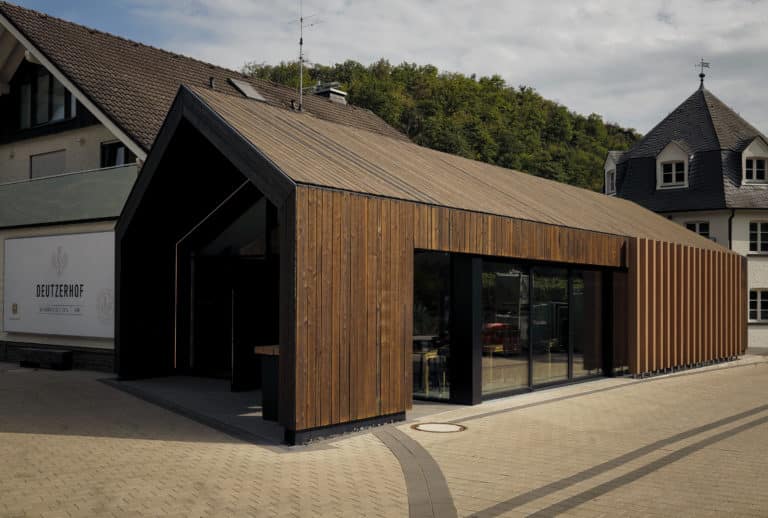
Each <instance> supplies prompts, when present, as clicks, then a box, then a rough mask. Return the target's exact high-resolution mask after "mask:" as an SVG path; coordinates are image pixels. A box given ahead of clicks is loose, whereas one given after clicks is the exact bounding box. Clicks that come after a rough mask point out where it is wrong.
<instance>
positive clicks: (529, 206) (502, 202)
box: [189, 88, 725, 251]
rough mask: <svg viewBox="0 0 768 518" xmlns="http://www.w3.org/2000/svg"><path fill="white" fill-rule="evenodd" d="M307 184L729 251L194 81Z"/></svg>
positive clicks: (622, 204)
mask: <svg viewBox="0 0 768 518" xmlns="http://www.w3.org/2000/svg"><path fill="white" fill-rule="evenodd" d="M189 90H190V91H191V92H192V94H193V95H194V96H196V97H197V98H198V99H199V100H200V101H202V102H203V103H204V104H206V105H207V106H208V107H209V108H210V109H211V110H212V111H213V112H215V114H217V115H218V116H219V117H221V118H222V119H223V120H224V121H225V122H226V123H227V124H228V125H230V126H231V127H232V128H233V129H234V130H235V131H237V132H238V133H239V134H240V135H241V136H242V137H243V138H244V139H246V140H247V141H248V142H250V143H251V144H252V145H253V146H254V147H256V148H257V149H258V150H259V151H260V152H261V153H263V154H264V155H265V157H266V158H267V159H268V160H269V161H271V162H272V164H273V165H274V166H275V167H277V168H278V169H279V170H280V171H282V172H283V173H284V174H285V175H287V176H288V177H290V178H291V179H292V180H293V181H294V182H296V183H298V184H307V185H315V186H321V187H325V188H332V189H339V190H344V191H350V192H357V193H363V194H369V195H374V196H384V197H389V198H395V199H400V200H408V201H414V202H421V203H427V204H431V205H436V206H445V207H451V208H457V209H463V210H468V211H474V212H480V213H486V214H495V215H499V216H506V217H510V218H516V219H522V220H529V221H536V222H540V223H548V224H552V225H558V226H563V227H570V228H576V229H582V230H590V231H594V232H601V233H607V234H613V235H619V236H628V237H637V238H651V239H655V240H659V241H668V242H676V243H682V244H686V245H689V246H695V247H698V248H702V249H712V250H721V251H722V250H725V249H724V248H723V247H721V246H719V245H717V244H716V243H713V242H712V241H710V240H708V239H705V238H702V237H700V236H698V235H696V234H694V233H693V232H691V231H689V230H687V229H685V228H684V227H682V226H680V225H678V224H676V223H673V222H671V221H669V220H667V219H665V218H663V217H661V216H659V215H657V214H654V213H653V212H651V211H648V210H646V209H644V208H642V207H640V206H639V205H636V204H635V203H633V202H630V201H627V200H623V199H619V198H615V197H609V196H604V195H602V194H598V193H595V192H592V191H587V190H585V189H580V188H577V187H573V186H569V185H565V184H562V183H558V182H554V181H550V180H546V179H542V178H538V177H535V176H532V175H529V174H525V173H521V172H517V171H513V170H510V169H505V168H502V167H498V166H493V165H490V164H486V163H482V162H477V161H473V160H469V159H465V158H461V157H458V156H454V155H450V154H447V153H442V152H439V151H435V150H432V149H428V148H424V147H421V146H418V145H416V144H413V143H411V142H406V141H402V140H396V139H392V138H388V137H386V136H383V135H380V134H375V133H372V132H367V131H363V130H360V129H357V128H350V127H345V126H342V125H339V124H334V123H331V122H328V121H324V120H320V119H317V118H315V117H312V116H311V115H309V114H306V113H295V112H290V111H286V110H280V109H277V108H274V107H271V106H268V105H266V104H264V103H259V102H256V101H252V100H248V99H244V98H240V97H235V96H231V95H226V94H222V93H219V92H215V91H211V90H207V89H202V88H191V89H189Z"/></svg>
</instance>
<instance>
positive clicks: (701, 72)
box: [694, 58, 709, 88]
mask: <svg viewBox="0 0 768 518" xmlns="http://www.w3.org/2000/svg"><path fill="white" fill-rule="evenodd" d="M694 67H696V68H698V69H699V80H700V81H701V84H699V88H704V78H705V77H706V76H707V74H705V73H704V69H705V68H709V62H708V61H704V58H701V62H700V63H696V64H695V65H694Z"/></svg>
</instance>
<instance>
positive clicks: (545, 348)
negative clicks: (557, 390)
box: [531, 268, 568, 385]
mask: <svg viewBox="0 0 768 518" xmlns="http://www.w3.org/2000/svg"><path fill="white" fill-rule="evenodd" d="M531 346H532V347H533V383H534V385H536V384H541V383H548V382H552V381H561V380H566V379H568V272H567V270H564V269H554V268H552V269H549V268H542V269H538V270H537V271H536V272H535V273H534V275H533V305H532V310H531Z"/></svg>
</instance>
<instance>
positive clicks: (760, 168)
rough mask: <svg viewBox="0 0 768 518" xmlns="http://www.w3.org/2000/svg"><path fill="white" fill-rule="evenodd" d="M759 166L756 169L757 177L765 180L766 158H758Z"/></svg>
mask: <svg viewBox="0 0 768 518" xmlns="http://www.w3.org/2000/svg"><path fill="white" fill-rule="evenodd" d="M756 165H757V168H756V169H755V179H756V180H765V160H757V164H756Z"/></svg>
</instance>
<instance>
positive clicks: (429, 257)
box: [413, 252, 626, 401]
mask: <svg viewBox="0 0 768 518" xmlns="http://www.w3.org/2000/svg"><path fill="white" fill-rule="evenodd" d="M462 262H463V261H462ZM454 263H455V262H454ZM458 264H460V263H455V264H453V266H452V256H451V254H445V253H435V252H417V253H416V255H415V270H414V317H413V318H414V326H413V334H414V336H413V395H414V397H416V398H422V399H442V400H448V399H451V390H450V388H451V387H450V379H451V378H450V368H451V364H450V358H451V348H452V347H453V348H454V349H455V350H454V351H453V356H454V358H455V357H462V358H465V359H466V358H468V359H470V360H471V361H466V362H465V361H463V360H462V362H461V364H457V365H454V366H453V368H454V369H459V371H457V372H456V373H454V374H455V379H454V384H456V386H455V387H454V392H455V393H456V394H455V396H456V398H458V399H456V401H459V400H460V399H461V397H460V396H459V392H461V390H460V389H462V390H463V389H465V388H466V387H464V385H465V383H466V381H462V380H474V381H473V382H472V383H473V384H474V383H478V381H477V377H478V376H479V377H480V383H479V384H477V385H474V387H475V388H473V389H472V391H473V393H474V394H477V393H478V392H477V391H478V390H479V391H480V394H481V396H482V397H494V396H498V395H502V394H505V393H510V392H514V391H519V390H526V389H530V388H535V387H537V386H544V385H548V384H552V383H561V382H566V381H569V380H577V379H582V378H587V377H591V376H599V375H602V374H603V363H604V362H605V361H608V360H609V358H608V356H606V355H605V354H604V350H605V348H606V347H609V348H610V350H609V351H608V352H613V355H612V356H611V357H612V358H613V362H614V363H615V364H617V365H623V363H622V362H625V361H626V359H625V358H623V354H621V353H622V351H619V350H617V349H616V348H615V347H614V346H612V345H606V344H604V343H603V342H604V339H605V335H604V333H606V330H605V322H604V321H605V320H606V319H611V318H612V317H611V314H612V311H608V312H606V311H607V310H609V309H611V308H610V307H609V306H608V304H609V301H606V300H605V299H604V297H605V296H606V290H605V287H604V285H603V284H604V279H606V278H607V279H609V280H610V279H612V278H614V279H615V278H616V277H617V276H616V274H613V275H609V276H607V277H606V276H605V274H604V272H602V271H595V270H582V269H575V268H565V267H558V268H553V267H548V266H544V265H536V264H533V265H531V264H526V263H517V262H512V261H504V260H492V259H482V269H481V270H479V269H478V270H474V273H470V270H468V271H467V275H471V276H472V277H473V278H474V279H475V280H474V281H473V282H476V283H479V288H476V289H478V290H479V297H478V295H477V294H475V295H470V294H469V293H464V294H463V298H462V299H461V300H460V299H458V298H457V299H456V300H455V305H456V308H454V309H452V305H451V302H452V300H451V297H452V287H451V281H452V279H454V280H455V281H456V286H457V288H456V289H459V288H458V286H459V285H460V284H462V285H463V284H465V283H464V282H463V281H461V282H459V281H460V280H461V279H462V277H461V275H463V273H462V272H463V271H464V270H462V269H461V268H459V269H457V268H458ZM478 271H480V272H481V273H479V274H478V273H477V272H478ZM478 275H479V277H480V278H477V277H475V276H478ZM457 276H458V277H457ZM619 277H620V276H619ZM621 284H622V283H621V282H619V283H618V284H615V283H614V282H611V284H610V285H609V287H610V290H609V293H608V295H611V292H614V293H615V292H616V290H617V289H618V290H621V289H622V286H621ZM475 286H477V284H475ZM460 291H461V290H460ZM457 293H458V292H457ZM475 293H477V292H475ZM454 296H455V297H459V295H458V294H454ZM467 297H469V298H467ZM470 300H471V303H469V304H468V301H470ZM457 308H462V309H457ZM452 311H454V312H458V311H461V314H458V313H456V319H455V322H453V325H454V326H459V327H457V328H456V329H454V330H453V334H454V335H455V336H454V338H455V337H458V336H467V335H468V336H474V337H475V338H474V339H473V341H472V342H468V343H464V342H462V343H454V342H455V340H454V341H453V342H452V341H451V332H452V330H451V324H452V322H451V312H452ZM464 313H466V315H465V314H464ZM470 313H471V315H470ZM459 317H461V318H459ZM467 322H469V324H467ZM609 322H610V323H611V327H613V332H612V333H611V334H610V335H608V338H609V339H611V338H613V340H612V341H616V340H615V337H616V336H619V337H620V336H621V333H622V329H625V326H624V325H623V324H622V323H621V322H617V323H615V324H616V325H614V322H613V321H612V320H610V321H609ZM468 325H471V326H472V327H471V328H469V327H466V326H468ZM617 333H618V334H617ZM620 341H621V340H620ZM621 342H622V343H623V341H621ZM619 345H620V344H619ZM465 348H470V349H465ZM470 350H471V351H473V352H471V353H470ZM468 354H469V355H468ZM619 356H621V358H619ZM459 385H461V387H460V386H459Z"/></svg>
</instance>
